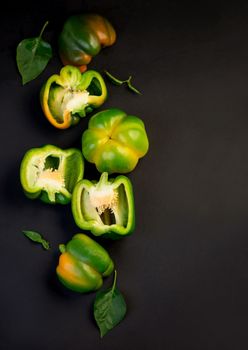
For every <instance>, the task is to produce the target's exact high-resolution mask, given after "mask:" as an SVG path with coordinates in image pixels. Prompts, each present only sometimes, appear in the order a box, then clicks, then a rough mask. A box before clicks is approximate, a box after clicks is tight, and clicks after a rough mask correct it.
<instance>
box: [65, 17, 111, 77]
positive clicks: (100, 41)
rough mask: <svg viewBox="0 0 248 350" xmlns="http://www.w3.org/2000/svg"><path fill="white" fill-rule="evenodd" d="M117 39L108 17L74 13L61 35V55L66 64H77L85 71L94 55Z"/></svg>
mask: <svg viewBox="0 0 248 350" xmlns="http://www.w3.org/2000/svg"><path fill="white" fill-rule="evenodd" d="M115 40H116V32H115V30H114V28H113V26H112V24H111V23H110V22H109V21H108V20H107V19H106V18H104V17H102V16H100V15H97V14H83V15H73V16H71V17H69V18H68V19H67V20H66V22H65V23H64V26H63V29H62V32H61V33H60V35H59V41H58V44H59V45H58V46H59V55H60V58H61V60H62V62H63V64H64V65H66V64H71V65H73V66H77V67H78V68H79V69H80V71H81V72H84V71H85V70H86V69H87V64H89V62H90V61H91V59H92V57H93V56H96V55H97V54H98V53H99V52H100V50H101V48H102V47H106V46H111V45H113V44H114V42H115Z"/></svg>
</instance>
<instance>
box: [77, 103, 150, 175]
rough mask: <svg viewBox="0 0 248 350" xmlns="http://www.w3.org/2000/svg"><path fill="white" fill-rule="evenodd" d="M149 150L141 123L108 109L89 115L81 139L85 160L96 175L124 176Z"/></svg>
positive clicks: (121, 112) (122, 113) (120, 111)
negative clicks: (105, 173) (97, 173)
mask: <svg viewBox="0 0 248 350" xmlns="http://www.w3.org/2000/svg"><path fill="white" fill-rule="evenodd" d="M148 148H149V143H148V138H147V134H146V130H145V126H144V123H143V121H142V120H141V119H140V118H138V117H135V116H132V115H127V114H126V113H125V112H123V111H122V110H120V109H116V108H111V109H108V110H105V111H102V112H99V113H97V114H95V115H94V116H92V117H91V118H90V121H89V125H88V129H87V130H86V131H85V132H84V133H83V136H82V151H83V155H84V157H85V159H86V160H87V161H89V162H91V163H94V164H95V165H96V167H97V169H98V171H99V172H101V173H102V172H104V171H106V172H108V173H109V174H112V173H122V174H123V173H128V172H130V171H132V170H133V169H134V168H135V167H136V165H137V163H138V160H139V158H141V157H143V156H144V155H145V154H146V153H147V151H148Z"/></svg>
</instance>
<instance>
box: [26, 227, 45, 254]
mask: <svg viewBox="0 0 248 350" xmlns="http://www.w3.org/2000/svg"><path fill="white" fill-rule="evenodd" d="M22 233H23V234H24V235H25V236H26V237H28V238H29V239H30V240H31V241H33V242H36V243H40V244H42V246H43V248H44V249H46V250H48V249H49V248H50V244H49V242H48V241H46V240H45V239H44V238H43V237H42V236H41V234H40V233H38V232H35V231H26V230H24V231H22Z"/></svg>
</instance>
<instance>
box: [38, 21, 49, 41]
mask: <svg viewBox="0 0 248 350" xmlns="http://www.w3.org/2000/svg"><path fill="white" fill-rule="evenodd" d="M48 23H49V22H48V21H46V23H45V24H44V25H43V27H42V29H41V32H40V35H39V39H40V38H41V37H42V34H43V32H44V30H45V28H46V26H47V25H48Z"/></svg>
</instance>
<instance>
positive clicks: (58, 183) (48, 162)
mask: <svg viewBox="0 0 248 350" xmlns="http://www.w3.org/2000/svg"><path fill="white" fill-rule="evenodd" d="M60 164H61V159H60V158H59V157H54V156H48V157H46V158H45V159H39V162H38V164H36V165H35V168H36V169H37V172H36V175H37V179H36V183H37V185H39V186H41V187H43V188H44V189H50V188H51V189H54V190H55V191H56V190H59V189H61V188H63V187H65V181H64V177H63V174H62V173H61V170H60V169H59V167H60Z"/></svg>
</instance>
